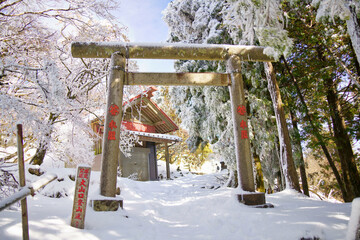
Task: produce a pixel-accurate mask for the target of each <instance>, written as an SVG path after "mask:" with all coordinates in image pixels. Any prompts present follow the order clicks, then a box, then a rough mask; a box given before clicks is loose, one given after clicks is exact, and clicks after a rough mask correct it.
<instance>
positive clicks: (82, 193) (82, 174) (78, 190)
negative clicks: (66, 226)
mask: <svg viewBox="0 0 360 240" xmlns="http://www.w3.org/2000/svg"><path fill="white" fill-rule="evenodd" d="M90 173H91V168H90V167H89V166H85V165H84V166H82V165H79V166H78V168H77V173H76V181H75V184H76V185H75V193H74V204H73V210H72V216H71V226H72V227H76V228H80V229H84V226H85V213H86V205H87V197H88V191H89V184H90Z"/></svg>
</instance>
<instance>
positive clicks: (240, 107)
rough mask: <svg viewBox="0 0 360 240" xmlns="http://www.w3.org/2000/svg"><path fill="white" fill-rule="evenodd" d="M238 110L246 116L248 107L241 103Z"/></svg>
mask: <svg viewBox="0 0 360 240" xmlns="http://www.w3.org/2000/svg"><path fill="white" fill-rule="evenodd" d="M237 112H238V113H239V114H240V115H241V116H244V115H245V113H246V107H245V106H244V105H240V106H238V107H237Z"/></svg>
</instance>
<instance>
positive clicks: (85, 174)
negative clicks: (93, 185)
mask: <svg viewBox="0 0 360 240" xmlns="http://www.w3.org/2000/svg"><path fill="white" fill-rule="evenodd" d="M88 173H89V169H84V168H80V171H79V178H88Z"/></svg>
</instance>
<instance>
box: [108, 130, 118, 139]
mask: <svg viewBox="0 0 360 240" xmlns="http://www.w3.org/2000/svg"><path fill="white" fill-rule="evenodd" d="M108 140H116V137H115V131H109V132H108Z"/></svg>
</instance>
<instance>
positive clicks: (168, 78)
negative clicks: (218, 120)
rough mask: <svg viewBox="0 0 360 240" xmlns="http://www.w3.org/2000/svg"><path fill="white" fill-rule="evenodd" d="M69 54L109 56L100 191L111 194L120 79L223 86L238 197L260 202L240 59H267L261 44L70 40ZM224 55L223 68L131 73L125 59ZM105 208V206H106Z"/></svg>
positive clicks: (123, 82) (126, 82) (130, 82)
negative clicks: (227, 94)
mask: <svg viewBox="0 0 360 240" xmlns="http://www.w3.org/2000/svg"><path fill="white" fill-rule="evenodd" d="M71 52H72V55H73V57H78V58H111V71H110V78H109V82H108V88H109V89H108V96H107V112H106V117H105V128H104V129H105V134H104V139H103V152H102V167H101V179H100V194H101V195H103V196H105V197H110V198H111V197H115V194H116V179H117V166H118V156H119V140H120V126H121V116H122V100H123V87H124V85H168V86H169V85H176V86H179V85H188V86H206V85H207V86H209V85H214V86H229V91H230V99H231V106H232V115H233V123H234V138H235V150H236V161H237V170H238V173H239V174H238V180H239V186H240V187H241V189H242V190H243V192H242V193H240V194H238V199H239V201H241V202H243V203H245V204H246V205H262V204H265V194H264V193H257V192H255V184H254V176H253V167H252V160H251V150H250V141H249V136H248V121H247V112H246V103H245V95H244V88H243V80H242V76H241V61H261V62H272V61H274V59H273V58H271V57H269V56H267V55H265V54H264V53H263V52H264V48H263V47H257V46H240V45H217V44H182V43H180V44H179V43H171V44H169V43H166V44H157V43H154V44H153V43H119V42H74V43H72V46H71ZM128 58H135V59H179V60H224V61H226V62H227V73H226V74H220V73H131V72H127V71H126V69H125V68H126V59H128ZM109 210H111V209H109Z"/></svg>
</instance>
